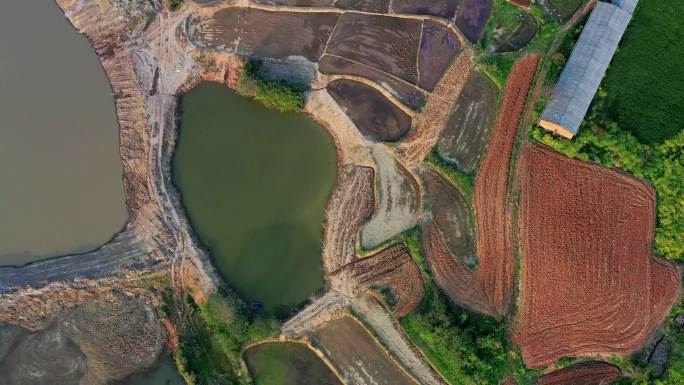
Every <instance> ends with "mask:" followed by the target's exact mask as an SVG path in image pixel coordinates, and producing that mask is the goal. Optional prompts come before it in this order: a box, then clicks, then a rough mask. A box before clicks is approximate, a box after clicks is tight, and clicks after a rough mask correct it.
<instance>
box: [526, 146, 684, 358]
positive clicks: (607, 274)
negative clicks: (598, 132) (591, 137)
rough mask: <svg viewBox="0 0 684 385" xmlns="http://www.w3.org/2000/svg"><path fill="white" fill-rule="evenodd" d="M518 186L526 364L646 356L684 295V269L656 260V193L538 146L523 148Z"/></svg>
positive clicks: (630, 179) (624, 177) (625, 177)
mask: <svg viewBox="0 0 684 385" xmlns="http://www.w3.org/2000/svg"><path fill="white" fill-rule="evenodd" d="M519 177H520V180H521V197H520V214H519V216H520V218H519V226H520V229H519V233H520V242H521V250H522V255H523V257H522V268H521V270H522V273H521V281H520V298H519V300H518V307H519V312H518V319H517V322H516V326H515V333H514V335H513V340H514V341H515V342H516V343H518V344H519V345H520V349H521V352H522V355H523V358H524V360H525V362H526V364H527V365H528V366H529V367H532V368H536V367H541V366H544V365H548V364H550V363H552V362H554V361H556V360H558V359H559V358H561V357H567V356H575V355H582V354H595V353H603V354H620V355H626V354H630V353H633V352H635V351H637V350H638V349H640V348H641V347H642V346H643V344H644V343H645V342H646V340H647V338H648V337H649V335H650V334H651V333H652V332H653V331H654V330H655V328H656V327H657V326H658V324H660V322H661V321H662V320H663V319H664V317H665V316H666V315H667V314H668V312H669V309H670V307H671V306H672V304H673V303H674V301H675V300H676V298H677V295H678V293H679V286H680V277H679V271H678V269H677V267H676V266H675V265H674V264H672V263H670V262H667V261H665V260H662V259H658V258H655V257H653V237H654V226H655V216H654V215H655V214H654V210H655V194H654V191H653V189H652V187H651V186H650V185H648V184H646V183H645V182H643V181H641V180H638V179H636V178H633V177H631V176H628V175H626V174H622V173H619V172H617V171H613V170H609V169H606V168H603V167H600V166H596V165H592V164H588V163H584V162H582V161H578V160H573V159H570V158H566V157H564V156H562V155H560V154H558V153H556V152H554V151H553V150H551V149H548V148H546V147H543V146H540V145H526V146H525V147H524V149H523V154H522V157H521V160H520V165H519Z"/></svg>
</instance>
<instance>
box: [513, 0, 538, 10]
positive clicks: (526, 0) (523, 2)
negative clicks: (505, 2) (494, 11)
mask: <svg viewBox="0 0 684 385" xmlns="http://www.w3.org/2000/svg"><path fill="white" fill-rule="evenodd" d="M509 1H510V2H511V4H515V5H517V6H519V7H523V8H525V9H527V8H530V4H531V3H532V2H531V1H530V0H509Z"/></svg>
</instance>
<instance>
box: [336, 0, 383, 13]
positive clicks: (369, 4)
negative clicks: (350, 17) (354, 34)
mask: <svg viewBox="0 0 684 385" xmlns="http://www.w3.org/2000/svg"><path fill="white" fill-rule="evenodd" d="M389 3H390V0H337V1H336V2H335V6H336V7H337V8H340V9H353V10H356V11H364V12H377V13H386V12H387V11H388V10H389Z"/></svg>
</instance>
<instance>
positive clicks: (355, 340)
mask: <svg viewBox="0 0 684 385" xmlns="http://www.w3.org/2000/svg"><path fill="white" fill-rule="evenodd" d="M311 338H312V340H313V343H314V345H316V346H318V347H320V348H321V350H322V351H323V352H324V354H325V355H326V356H327V357H328V358H329V359H330V360H331V361H332V362H333V364H334V366H335V367H336V369H337V370H338V372H339V373H340V374H341V376H342V378H344V379H345V380H346V381H348V382H349V383H352V384H355V385H416V384H417V383H416V382H415V381H414V380H413V379H412V378H411V377H409V376H408V375H407V374H406V373H405V372H404V371H403V370H402V369H401V368H400V367H399V366H397V364H396V363H395V362H394V361H393V360H392V359H391V358H390V356H388V355H387V353H386V352H385V351H384V350H383V348H382V346H381V345H380V344H378V343H377V342H376V341H375V340H374V339H373V337H372V336H371V335H370V334H368V332H366V330H365V329H364V328H363V327H362V326H361V325H360V324H359V323H358V322H357V321H356V320H354V319H352V318H349V317H342V318H338V319H336V320H333V321H330V322H328V323H326V324H325V325H323V326H322V327H321V328H319V329H318V330H316V332H315V333H314V334H313V335H312V337H311Z"/></svg>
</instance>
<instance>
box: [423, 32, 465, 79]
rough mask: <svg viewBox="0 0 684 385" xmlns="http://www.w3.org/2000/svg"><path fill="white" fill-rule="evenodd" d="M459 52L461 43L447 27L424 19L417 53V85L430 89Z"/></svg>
mask: <svg viewBox="0 0 684 385" xmlns="http://www.w3.org/2000/svg"><path fill="white" fill-rule="evenodd" d="M459 52H461V43H460V42H459V41H458V38H457V37H456V35H454V33H453V32H452V31H451V30H449V28H447V27H446V26H445V25H443V24H440V23H437V22H434V21H432V20H425V21H424V22H423V34H422V39H421V43H420V52H419V53H418V68H419V69H420V81H419V85H420V86H421V87H422V88H424V89H426V90H429V91H432V89H433V88H435V85H436V84H437V82H438V81H439V79H440V78H441V77H442V74H443V73H444V71H446V69H447V68H448V67H449V63H451V60H452V59H453V58H454V57H455V56H456V55H458V53H459Z"/></svg>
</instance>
